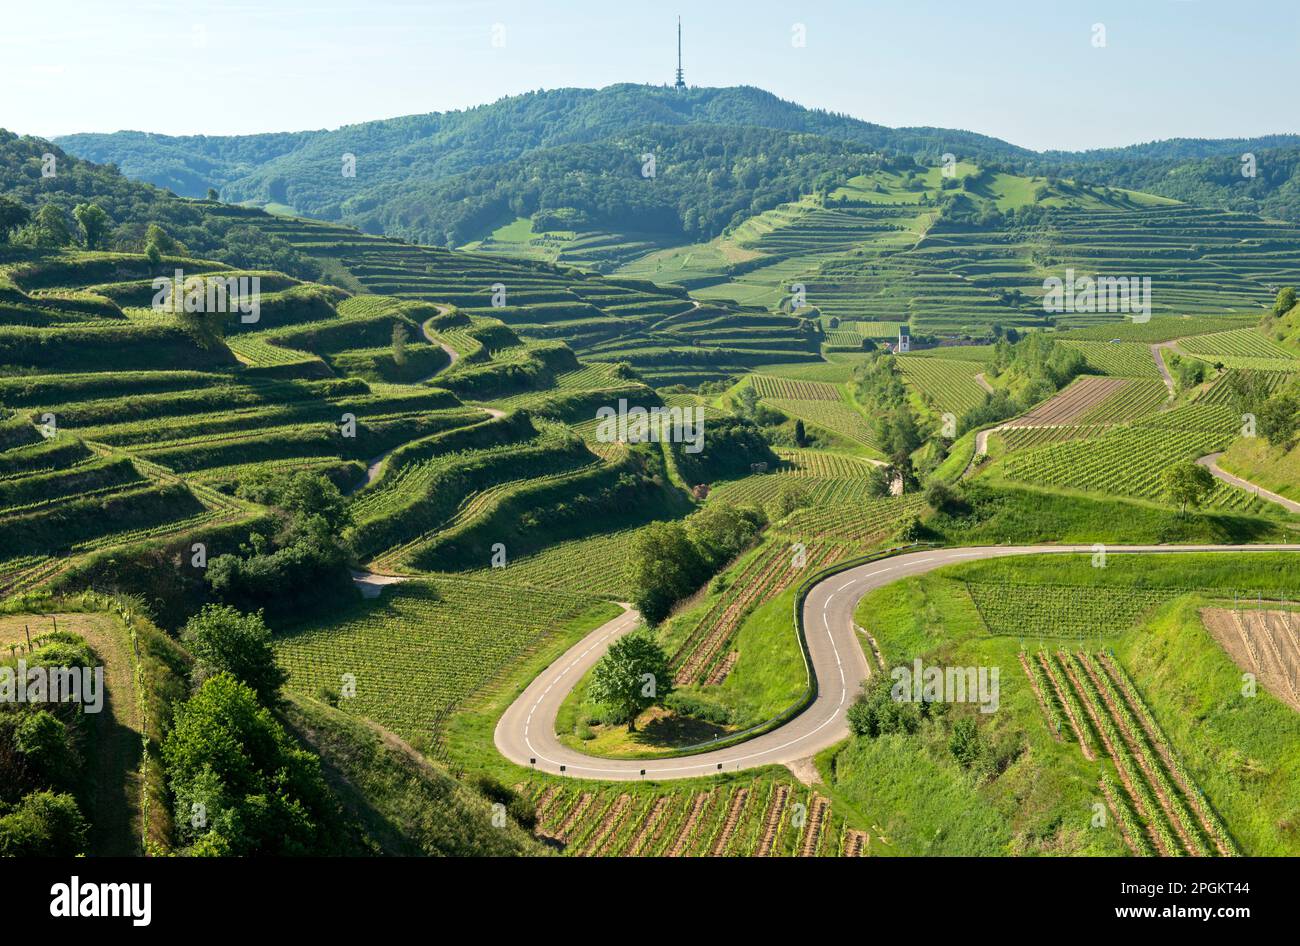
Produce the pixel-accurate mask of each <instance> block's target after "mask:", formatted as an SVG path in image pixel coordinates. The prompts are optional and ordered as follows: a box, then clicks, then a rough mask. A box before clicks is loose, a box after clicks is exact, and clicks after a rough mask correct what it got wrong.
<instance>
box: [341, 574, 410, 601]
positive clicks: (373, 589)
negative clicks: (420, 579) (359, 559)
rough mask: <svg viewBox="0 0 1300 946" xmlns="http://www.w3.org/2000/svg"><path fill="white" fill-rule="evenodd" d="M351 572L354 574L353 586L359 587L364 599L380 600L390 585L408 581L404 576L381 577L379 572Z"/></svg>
mask: <svg viewBox="0 0 1300 946" xmlns="http://www.w3.org/2000/svg"><path fill="white" fill-rule="evenodd" d="M349 570H350V571H351V572H352V584H354V585H356V586H357V590H358V591H360V592H361V597H363V598H378V597H379V596H380V595H381V594H383V593H384V588H386V587H387V586H388V585H396V584H397V583H399V582H403V581H406V578H405V577H404V576H402V575H380V574H378V573H377V572H367V571H362V570H361V569H358V568H353V569H349Z"/></svg>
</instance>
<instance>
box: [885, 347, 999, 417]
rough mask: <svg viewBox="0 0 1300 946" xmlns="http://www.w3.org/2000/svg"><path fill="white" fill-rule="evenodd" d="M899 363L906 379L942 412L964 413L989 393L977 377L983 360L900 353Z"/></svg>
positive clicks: (982, 401)
mask: <svg viewBox="0 0 1300 946" xmlns="http://www.w3.org/2000/svg"><path fill="white" fill-rule="evenodd" d="M897 363H898V369H899V371H901V372H902V374H903V377H904V379H906V381H907V382H908V383H909V384H911V385H913V386H914V387H915V388H916V389H917V390H918V391H920V392H921V396H922V397H924V398H925V400H926V401H927V402H928V403H929V404H931V405H932V406H933V407H934V409H935V410H936V411H939V412H940V413H951V414H955V415H956V416H958V417H960V416H961V415H963V414H965V413H966V412H967V411H969V410H971V409H972V408H976V407H979V406H980V405H981V404H983V403H984V399H985V397H987V395H986V393H985V391H984V389H983V388H982V387H980V384H979V382H978V381H976V380H975V375H977V374H978V373H979V372H980V371H981V370H982V366H981V365H980V363H979V362H975V361H964V360H951V361H950V360H948V359H940V358H916V357H912V356H909V355H900V356H899V357H898V359H897Z"/></svg>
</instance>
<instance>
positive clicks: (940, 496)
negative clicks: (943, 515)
mask: <svg viewBox="0 0 1300 946" xmlns="http://www.w3.org/2000/svg"><path fill="white" fill-rule="evenodd" d="M925 502H926V505H928V506H929V507H930V508H931V509H933V510H934V511H935V512H945V511H947V510H951V509H955V508H957V507H958V506H960V505H961V494H960V493H958V492H957V490H955V489H953V488H952V486H950V485H949V484H947V483H945V482H944V481H943V480H937V479H936V480H931V481H930V485H929V486H927V487H926V488H925Z"/></svg>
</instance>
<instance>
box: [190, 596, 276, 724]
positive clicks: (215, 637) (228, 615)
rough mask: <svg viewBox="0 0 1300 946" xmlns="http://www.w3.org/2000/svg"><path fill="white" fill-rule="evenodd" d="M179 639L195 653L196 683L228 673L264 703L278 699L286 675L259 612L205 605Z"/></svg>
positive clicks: (273, 702) (194, 676) (272, 703)
mask: <svg viewBox="0 0 1300 946" xmlns="http://www.w3.org/2000/svg"><path fill="white" fill-rule="evenodd" d="M181 640H182V641H184V643H185V645H186V646H187V647H188V648H189V649H190V653H192V654H193V655H194V670H193V679H194V682H195V683H196V684H198V685H201V684H202V683H203V682H204V681H205V680H207V679H208V678H209V677H214V676H216V675H217V674H221V673H228V674H230V675H231V676H232V677H234V678H235V679H236V680H238V681H239V682H240V683H243V684H246V685H247V686H249V687H251V688H252V690H253V691H254V692H255V693H256V694H257V697H258V699H260V700H261V701H262V702H263V703H264V704H266V705H267V706H273V705H275V703H276V702H277V701H278V700H279V698H280V687H281V686H283V685H284V681H285V680H286V679H287V677H286V675H285V672H284V671H283V670H282V669H281V668H280V666H279V664H277V663H276V662H275V650H274V649H273V648H272V647H271V632H270V631H269V630H267V627H266V622H265V621H263V620H262V615H261V613H258V614H241V613H240V612H238V611H236V610H235V609H234V608H232V607H229V606H226V605H218V604H209V605H206V606H204V608H203V610H202V611H200V612H199V613H198V614H196V615H194V616H193V617H192V618H190V619H189V621H188V622H187V623H186V625H185V630H184V631H183V632H182V633H181Z"/></svg>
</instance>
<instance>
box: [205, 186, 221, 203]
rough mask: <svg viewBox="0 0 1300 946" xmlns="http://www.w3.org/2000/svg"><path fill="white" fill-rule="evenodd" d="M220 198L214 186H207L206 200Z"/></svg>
mask: <svg viewBox="0 0 1300 946" xmlns="http://www.w3.org/2000/svg"><path fill="white" fill-rule="evenodd" d="M220 199H221V195H220V194H218V193H217V189H216V188H215V187H209V188H208V200H220Z"/></svg>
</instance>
